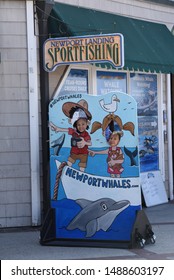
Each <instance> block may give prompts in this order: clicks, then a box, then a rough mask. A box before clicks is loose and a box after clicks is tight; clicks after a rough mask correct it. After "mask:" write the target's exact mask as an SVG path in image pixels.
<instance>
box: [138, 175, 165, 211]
mask: <svg viewBox="0 0 174 280" xmlns="http://www.w3.org/2000/svg"><path fill="white" fill-rule="evenodd" d="M140 179H141V186H142V191H143V195H144V199H145V202H146V206H147V207H149V206H154V205H158V204H163V203H166V202H168V199H167V194H166V190H165V186H164V183H163V180H162V176H161V173H160V171H159V170H158V171H150V172H144V173H141V175H140Z"/></svg>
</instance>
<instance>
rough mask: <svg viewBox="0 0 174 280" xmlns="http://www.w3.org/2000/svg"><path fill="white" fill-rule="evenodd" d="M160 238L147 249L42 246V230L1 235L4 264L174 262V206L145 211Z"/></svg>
mask: <svg viewBox="0 0 174 280" xmlns="http://www.w3.org/2000/svg"><path fill="white" fill-rule="evenodd" d="M144 211H145V213H146V215H147V217H148V219H149V221H150V223H151V225H152V229H153V231H154V233H155V235H156V242H155V244H147V245H145V247H144V248H143V249H141V248H140V249H116V248H113V249H112V248H93V247H92V248H86V247H85V248H84V247H58V246H41V245H40V243H39V236H40V232H39V229H36V228H35V229H29V228H27V229H20V230H19V229H17V230H16V229H11V230H3V229H1V231H0V259H1V260H19V259H24V260H25V259H27V260H29V259H31V260H44V259H45V260H46V259H48V260H64V259H76V260H77V259H81V260H85V259H88V260H89V259H91V260H92V259H97V260H100V259H101V260H102V259H103V260H104V259H105V260H109V259H110V260H116V259H120V260H121V259H126V260H131V259H132V260H134V259H147V260H158V259H159V260H160V259H162V260H174V202H173V201H172V202H169V203H166V204H162V205H158V206H153V207H149V208H145V209H144Z"/></svg>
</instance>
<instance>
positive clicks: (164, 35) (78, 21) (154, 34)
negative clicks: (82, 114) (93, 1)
mask: <svg viewBox="0 0 174 280" xmlns="http://www.w3.org/2000/svg"><path fill="white" fill-rule="evenodd" d="M48 30H49V35H50V37H69V36H82V35H83V36H84V35H93V34H108V33H121V34H123V36H124V47H125V67H124V68H125V69H129V70H136V71H138V70H139V71H146V72H149V71H151V72H162V73H174V37H173V35H172V33H171V32H170V31H169V30H168V28H167V26H166V25H164V24H157V23H153V22H148V21H143V20H137V19H132V18H129V17H123V16H119V15H115V14H109V13H104V12H100V11H95V10H90V9H85V8H80V7H77V6H70V5H66V4H60V3H55V5H54V7H53V10H52V12H51V15H50V17H49V20H48ZM104 67H105V66H104Z"/></svg>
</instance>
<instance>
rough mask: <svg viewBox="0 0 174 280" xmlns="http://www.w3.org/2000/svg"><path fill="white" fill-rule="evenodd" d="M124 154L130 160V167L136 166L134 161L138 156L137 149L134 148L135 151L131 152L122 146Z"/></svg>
mask: <svg viewBox="0 0 174 280" xmlns="http://www.w3.org/2000/svg"><path fill="white" fill-rule="evenodd" d="M124 152H125V154H126V155H127V156H128V157H129V158H130V165H131V166H134V165H136V161H135V157H136V156H137V154H138V147H136V149H135V150H134V151H133V152H131V151H130V150H128V149H127V148H126V147H125V146H124Z"/></svg>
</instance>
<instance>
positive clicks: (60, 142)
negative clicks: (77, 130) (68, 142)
mask: <svg viewBox="0 0 174 280" xmlns="http://www.w3.org/2000/svg"><path fill="white" fill-rule="evenodd" d="M64 141H65V133H63V134H62V135H61V136H60V137H59V138H57V139H56V140H54V141H52V142H51V148H54V155H57V156H58V155H59V151H60V149H61V148H62V146H63V143H64Z"/></svg>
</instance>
